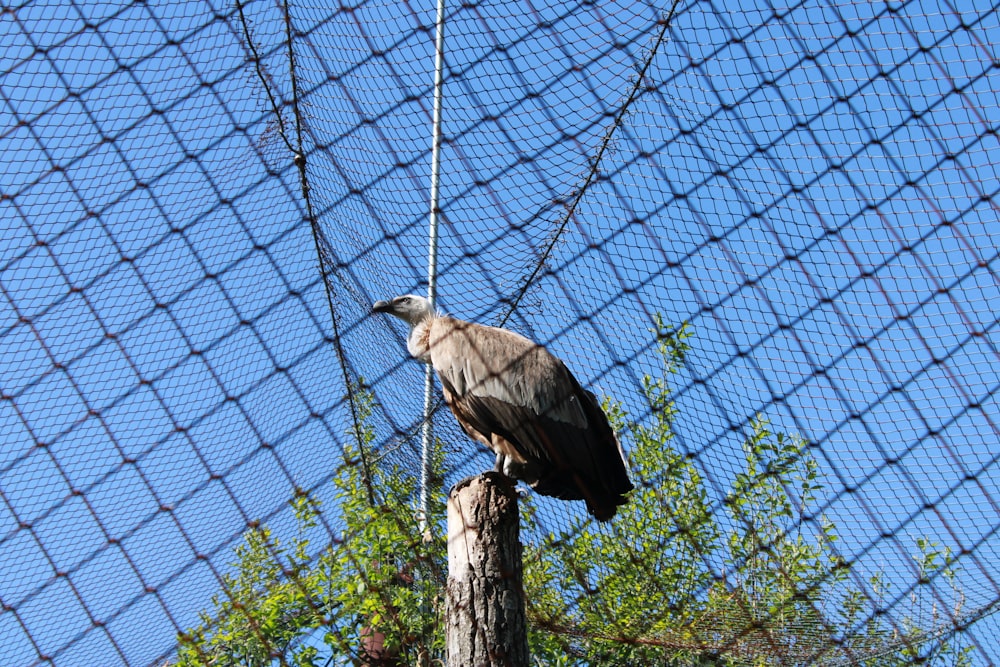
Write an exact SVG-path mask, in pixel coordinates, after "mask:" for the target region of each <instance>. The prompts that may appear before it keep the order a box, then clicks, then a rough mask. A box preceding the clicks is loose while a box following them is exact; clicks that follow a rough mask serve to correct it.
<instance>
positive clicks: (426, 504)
mask: <svg viewBox="0 0 1000 667" xmlns="http://www.w3.org/2000/svg"><path fill="white" fill-rule="evenodd" d="M436 28H437V32H436V37H435V40H434V120H433V128H432V130H431V132H432V138H431V142H432V144H431V201H430V223H429V227H430V229H429V233H428V243H427V298H428V299H429V300H430V302H431V307H432V308H433V307H434V306H435V302H436V300H437V244H438V202H439V192H440V188H439V186H440V181H441V106H442V99H443V94H442V93H443V91H442V89H443V84H444V0H438V5H437V25H436ZM433 407H434V369H433V368H431V366H430V364H428V365H427V374H426V376H425V382H424V424H423V442H422V446H421V451H420V456H421V466H420V531H421V532H422V533H425V534H426V532H427V517H429V516H430V494H429V493H428V486H429V485H430V477H431V455H432V448H433V447H434V429H433V425H432V423H431V411H432V410H433Z"/></svg>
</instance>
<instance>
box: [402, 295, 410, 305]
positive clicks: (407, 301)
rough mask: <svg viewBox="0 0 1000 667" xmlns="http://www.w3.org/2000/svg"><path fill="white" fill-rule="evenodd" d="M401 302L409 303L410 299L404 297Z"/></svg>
mask: <svg viewBox="0 0 1000 667" xmlns="http://www.w3.org/2000/svg"><path fill="white" fill-rule="evenodd" d="M402 301H403V303H409V302H410V297H408V296H404V297H403V299H402Z"/></svg>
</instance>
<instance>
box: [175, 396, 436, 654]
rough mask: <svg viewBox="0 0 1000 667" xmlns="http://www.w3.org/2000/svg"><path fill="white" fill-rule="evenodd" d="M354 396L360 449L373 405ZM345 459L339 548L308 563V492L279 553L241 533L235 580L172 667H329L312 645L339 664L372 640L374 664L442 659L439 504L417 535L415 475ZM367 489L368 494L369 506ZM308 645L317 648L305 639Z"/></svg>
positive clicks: (264, 537) (257, 531)
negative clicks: (377, 649)
mask: <svg viewBox="0 0 1000 667" xmlns="http://www.w3.org/2000/svg"><path fill="white" fill-rule="evenodd" d="M358 395H359V397H360V399H361V400H360V401H359V406H360V407H359V412H358V414H359V415H360V416H361V418H362V419H361V428H360V429H359V432H358V433H357V434H356V435H357V436H358V438H359V442H360V444H361V445H362V446H365V447H367V446H368V445H369V444H370V443H371V441H372V439H373V438H374V434H373V431H372V430H371V429H370V427H368V426H367V425H366V422H367V420H368V418H369V415H370V409H371V407H370V406H371V404H372V403H371V402H372V400H373V398H372V397H371V395H370V394H368V393H366V392H363V391H359V392H358ZM438 449H439V450H440V448H438ZM344 461H345V464H344V465H343V466H342V467H341V469H340V471H339V474H338V475H337V476H336V478H335V480H334V483H335V485H336V488H337V502H338V508H339V510H340V515H341V516H340V519H341V521H342V525H343V535H342V539H340V540H338V541H335V542H334V543H333V544H332V545H330V546H328V547H327V548H325V549H322V550H321V551H320V552H319V553H318V554H314V555H313V556H312V557H310V555H309V546H310V540H309V537H308V536H309V534H310V531H311V529H314V528H316V527H317V521H318V519H319V516H320V515H319V509H320V508H319V507H318V504H317V503H315V502H314V501H312V500H310V499H309V498H308V496H306V495H305V494H302V495H300V496H297V497H296V498H295V499H294V500H293V501H292V507H293V509H294V511H295V516H296V520H297V525H298V534H297V536H296V537H295V538H294V539H292V540H291V542H290V543H289V544H288V545H287V546H286V545H283V544H282V543H280V542H279V540H278V539H277V538H275V537H274V536H273V535H272V533H271V531H270V529H268V528H267V527H264V526H262V527H255V528H253V529H251V530H249V531H247V532H246V534H245V535H244V543H243V544H242V545H240V546H239V547H237V548H236V557H237V560H236V562H235V563H234V564H233V572H234V573H233V574H231V575H226V576H225V577H224V581H223V591H222V592H221V593H218V594H216V595H215V596H213V598H212V604H213V607H214V611H213V613H211V614H209V613H207V612H203V613H202V614H201V624H200V625H199V626H198V627H197V628H195V629H193V630H191V631H190V632H188V633H185V634H182V635H181V636H180V638H179V649H178V661H177V664H178V665H183V666H185V667H196V666H199V667H200V666H205V667H207V666H208V665H212V666H228V665H233V666H235V665H240V666H241V667H242V666H244V665H245V666H246V667H264V666H266V665H272V664H277V665H295V666H296V667H306V666H314V665H320V664H326V663H325V659H324V661H323V662H320V651H319V650H318V649H317V644H321V645H325V647H326V649H327V654H333V655H335V656H337V657H338V660H339V662H338V663H337V664H343V663H344V662H345V661H346V662H347V663H348V664H352V663H353V664H361V663H362V662H364V661H366V659H367V657H366V654H365V651H366V650H371V647H372V641H373V638H375V637H376V636H378V637H382V638H383V642H382V651H381V655H382V656H393V657H394V659H396V660H397V661H398V664H401V665H410V664H417V663H418V661H422V660H424V658H425V656H436V655H438V656H439V655H441V654H442V653H443V647H444V634H443V632H442V630H441V627H442V626H441V621H442V615H443V599H442V595H443V590H444V579H445V562H444V556H445V545H444V538H443V536H442V535H441V534H440V531H437V534H436V533H435V529H436V528H439V527H440V526H441V524H442V521H443V514H444V508H445V502H444V498H443V495H442V494H440V493H438V494H436V497H433V498H432V503H431V506H432V507H433V508H435V510H434V512H433V514H432V516H431V517H429V521H428V530H427V531H426V532H425V533H421V531H420V529H419V523H418V521H417V518H416V513H415V509H414V508H415V507H416V505H417V483H416V480H415V479H414V476H413V475H412V474H410V473H408V472H407V471H404V470H401V469H399V468H397V467H395V466H391V465H386V464H384V463H381V464H380V463H378V462H376V461H372V460H371V459H369V460H368V461H367V465H361V459H360V457H359V456H358V450H357V449H354V448H349V449H348V450H347V451H345V453H344ZM439 466H440V461H438V462H436V467H437V468H439ZM369 475H370V477H369ZM437 486H438V487H440V486H441V485H440V484H438V485H437ZM369 489H374V490H376V494H375V496H374V497H373V498H370V496H369ZM372 500H374V502H372ZM306 636H311V637H312V638H313V640H314V641H309V642H306V641H302V640H303V638H304V637H306ZM369 657H370V656H369Z"/></svg>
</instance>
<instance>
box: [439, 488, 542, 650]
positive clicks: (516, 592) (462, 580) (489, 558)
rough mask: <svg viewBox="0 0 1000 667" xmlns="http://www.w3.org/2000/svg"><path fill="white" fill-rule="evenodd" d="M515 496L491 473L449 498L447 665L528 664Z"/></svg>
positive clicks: (446, 620)
mask: <svg viewBox="0 0 1000 667" xmlns="http://www.w3.org/2000/svg"><path fill="white" fill-rule="evenodd" d="M518 533H519V517H518V512H517V494H516V492H515V491H514V486H513V484H512V483H511V481H510V480H509V479H508V478H507V477H505V476H503V475H501V474H499V473H496V472H493V471H490V472H486V473H483V474H482V475H479V476H478V477H472V478H469V479H467V480H463V481H462V482H459V483H458V484H456V485H455V488H453V489H452V490H451V493H450V494H449V496H448V587H447V606H446V619H445V632H446V642H447V658H448V667H484V666H488V667H527V665H528V632H527V628H528V626H527V622H526V620H525V613H524V587H523V582H522V570H521V542H520V539H519V534H518Z"/></svg>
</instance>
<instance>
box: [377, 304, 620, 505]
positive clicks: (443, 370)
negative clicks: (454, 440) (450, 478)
mask: <svg viewBox="0 0 1000 667" xmlns="http://www.w3.org/2000/svg"><path fill="white" fill-rule="evenodd" d="M372 313H387V314H389V315H394V316H395V317H397V318H399V319H401V320H403V321H404V322H406V323H407V324H408V325H409V327H410V332H409V336H408V337H407V341H406V347H407V350H408V351H409V353H410V355H412V356H413V357H414V358H416V359H417V360H419V361H421V362H423V363H425V364H430V365H431V366H432V367H433V368H434V370H435V371H436V373H437V376H438V378H439V379H440V381H441V387H442V392H443V394H444V399H445V403H446V404H447V405H448V407H449V408H450V409H451V412H452V414H453V415H454V416H455V418H456V420H457V421H458V423H459V425H460V426H461V427H462V429H463V430H464V431H465V433H466V434H467V435H468V436H469V437H470V438H472V439H473V440H475V441H478V442H480V443H482V444H483V445H485V446H486V447H487V448H489V449H490V450H492V451H493V452H494V453H495V454H496V465H495V469H496V471H497V472H501V473H503V474H505V475H506V476H508V477H511V478H514V479H516V480H520V481H522V482H524V483H526V484H527V485H528V486H530V487H531V488H532V489H534V490H535V492H537V493H540V494H542V495H546V496H552V497H554V498H559V499H562V500H583V501H584V502H585V503H586V505H587V511H588V512H589V513H590V514H591V515H593V517H594V518H595V519H597V520H598V521H608V520H610V519H611V518H612V517H613V516H614V515H615V513H616V512H617V509H618V507H620V506H622V505H624V504H625V503H626V502H627V500H628V492H629V491H631V490H632V488H633V487H632V483H631V482H630V481H629V476H628V470H627V465H626V461H625V455H624V452H623V451H622V447H621V443H620V442H619V440H618V436H617V435H616V434H615V431H614V429H613V428H612V426H611V424H610V422H609V421H608V418H607V415H605V414H604V411H603V410H602V409H601V405H600V403H599V402H598V400H597V397H596V396H595V395H594V394H593V393H592V392H590V391H588V390H586V389H584V388H583V387H582V386H581V385H580V383H579V382H578V381H577V379H576V378H575V377H574V376H573V374H572V373H571V372H570V371H569V369H568V368H567V367H566V365H565V364H564V363H563V362H562V361H561V360H560V359H558V358H557V357H555V356H554V355H552V354H551V353H550V352H549V351H548V350H546V349H545V347H543V346H542V345H539V344H537V343H535V342H533V341H532V340H530V339H528V338H525V337H524V336H522V335H520V334H518V333H515V332H513V331H510V330H508V329H502V328H498V327H492V326H486V325H482V324H476V323H473V322H465V321H463V320H460V319H457V318H454V317H449V316H446V315H441V314H439V313H437V312H436V311H435V309H434V307H433V306H432V304H431V302H430V301H429V300H428V299H425V298H424V297H421V296H417V295H414V294H406V295H403V296H398V297H396V298H394V299H391V300H387V301H377V302H375V304H374V305H373V306H372Z"/></svg>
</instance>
